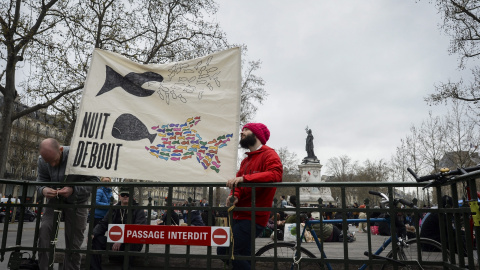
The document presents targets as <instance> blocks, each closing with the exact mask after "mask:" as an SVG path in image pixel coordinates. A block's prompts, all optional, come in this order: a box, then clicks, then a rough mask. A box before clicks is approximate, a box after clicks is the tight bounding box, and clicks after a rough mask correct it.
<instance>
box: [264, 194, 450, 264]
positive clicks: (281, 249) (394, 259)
mask: <svg viewBox="0 0 480 270" xmlns="http://www.w3.org/2000/svg"><path fill="white" fill-rule="evenodd" d="M369 193H370V194H372V195H376V196H380V197H381V198H382V199H383V200H382V202H381V205H382V207H383V208H388V204H389V199H388V196H386V195H385V194H383V193H380V192H376V191H369ZM398 204H403V205H407V206H409V207H414V205H413V203H411V202H408V201H406V200H403V199H394V202H393V205H394V207H397V205H398ZM387 214H388V212H387ZM390 220H391V218H390V217H389V216H388V215H387V216H386V217H385V218H371V219H346V223H348V224H351V223H358V222H386V223H387V224H388V226H389V227H390ZM343 221H344V220H343V219H333V220H307V221H306V222H305V226H304V229H303V230H302V234H301V238H300V239H303V237H304V235H305V231H306V230H307V229H309V230H310V232H311V234H312V236H313V238H314V240H315V243H316V245H317V247H318V250H319V251H320V254H321V258H318V257H317V256H315V255H314V254H313V253H312V252H311V251H309V250H308V249H305V248H304V247H301V246H297V242H298V241H297V242H286V241H278V242H277V243H269V244H267V245H265V246H263V247H261V248H260V249H259V250H258V251H257V252H256V253H255V256H256V257H262V256H263V257H275V258H276V261H266V260H260V261H256V269H299V268H300V267H301V269H320V268H321V267H322V262H321V260H322V259H327V256H326V254H325V252H324V248H322V242H321V241H320V240H319V238H318V236H317V234H316V232H315V230H314V229H313V225H314V224H320V223H324V224H326V223H343ZM297 225H298V224H297ZM344 241H345V240H344ZM393 241H395V243H397V246H396V248H395V249H392V250H390V251H389V252H388V254H387V255H386V256H385V257H382V256H380V254H381V253H382V252H383V251H384V250H385V249H386V248H387V247H388V246H389V245H390V244H391V243H392V242H393ZM344 243H345V242H344ZM424 250H435V251H424ZM441 250H442V246H441V244H440V243H438V242H436V241H434V240H431V239H426V238H413V239H408V240H407V239H404V238H403V237H402V236H401V235H395V239H394V238H392V237H391V236H390V237H389V238H388V239H386V240H385V241H384V242H383V244H382V245H381V246H380V247H379V248H378V249H377V250H376V251H375V252H374V253H373V254H369V253H368V252H365V255H366V256H369V255H370V257H371V258H372V259H383V260H385V261H386V262H385V263H384V264H383V265H382V269H385V270H387V269H394V265H396V266H397V268H396V269H424V268H423V266H424V264H427V265H429V268H428V269H432V268H431V267H432V265H434V264H435V262H436V265H437V266H438V267H439V269H440V268H441V267H443V266H441V265H440V263H439V262H442V263H443V261H444V260H443V259H442V253H441V252H439V251H441ZM395 251H396V252H395ZM275 254H276V256H275ZM395 255H396V256H395ZM447 255H448V252H447ZM305 258H308V259H306V260H305ZM292 260H293V262H292ZM447 260H448V256H447ZM324 264H325V266H326V267H327V269H329V270H332V269H333V268H332V265H331V264H330V263H329V262H327V261H325V262H324ZM367 267H368V265H367V264H363V265H362V266H360V268H358V269H359V270H364V269H366V268H367Z"/></svg>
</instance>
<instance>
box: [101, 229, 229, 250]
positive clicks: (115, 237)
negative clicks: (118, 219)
mask: <svg viewBox="0 0 480 270" xmlns="http://www.w3.org/2000/svg"><path fill="white" fill-rule="evenodd" d="M108 242H120V243H131V244H164V245H167V244H168V245H193V246H229V245H230V228H229V227H209V226H155V225H133V224H110V225H109V226H108Z"/></svg>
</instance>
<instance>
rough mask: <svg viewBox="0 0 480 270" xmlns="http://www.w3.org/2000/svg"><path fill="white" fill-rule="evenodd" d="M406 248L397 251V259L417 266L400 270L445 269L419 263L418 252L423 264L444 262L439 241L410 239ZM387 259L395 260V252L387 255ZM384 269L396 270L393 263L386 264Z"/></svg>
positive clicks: (401, 267)
mask: <svg viewBox="0 0 480 270" xmlns="http://www.w3.org/2000/svg"><path fill="white" fill-rule="evenodd" d="M406 244H407V245H406V246H404V247H403V248H401V249H397V259H398V260H399V261H416V262H417V265H405V266H401V265H398V268H397V269H399V270H407V269H408V270H410V269H412V270H416V269H443V266H434V265H424V263H420V262H419V257H418V250H419V249H420V253H421V256H422V262H443V261H444V260H443V258H442V245H441V244H440V243H438V242H437V241H434V240H432V239H428V238H420V241H419V242H417V239H415V238H414V239H408V240H407V241H406ZM387 258H391V259H393V250H391V251H390V252H389V253H388V254H387ZM449 258H450V256H449V252H448V251H447V262H448V261H450V259H449ZM382 269H384V270H388V269H394V266H393V263H387V264H384V265H383V267H382Z"/></svg>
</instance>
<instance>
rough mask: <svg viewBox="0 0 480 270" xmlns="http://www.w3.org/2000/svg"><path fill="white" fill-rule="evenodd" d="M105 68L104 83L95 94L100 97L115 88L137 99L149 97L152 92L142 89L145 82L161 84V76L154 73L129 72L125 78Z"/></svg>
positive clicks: (109, 68)
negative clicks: (119, 88)
mask: <svg viewBox="0 0 480 270" xmlns="http://www.w3.org/2000/svg"><path fill="white" fill-rule="evenodd" d="M105 67H106V69H107V70H106V77H105V83H104V84H103V86H102V89H100V91H99V92H98V93H97V96H100V95H102V94H104V93H106V92H109V91H111V90H113V89H115V88H116V87H121V88H122V89H123V90H125V91H126V92H127V93H129V94H132V95H134V96H137V97H149V96H151V95H153V94H154V93H155V91H154V90H149V89H145V88H143V87H142V85H143V84H145V83H146V82H152V81H155V82H162V81H163V76H162V75H160V74H157V73H154V72H144V73H135V72H130V73H128V74H127V75H126V76H125V77H124V76H122V75H121V74H119V73H118V72H116V71H115V70H113V69H112V68H111V67H109V66H105Z"/></svg>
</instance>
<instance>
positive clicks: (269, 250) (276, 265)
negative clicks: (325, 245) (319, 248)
mask: <svg viewBox="0 0 480 270" xmlns="http://www.w3.org/2000/svg"><path fill="white" fill-rule="evenodd" d="M276 249H277V258H289V259H290V260H288V261H283V262H281V261H280V262H279V261H274V262H273V261H269V262H266V261H256V263H255V269H268V270H273V269H282V270H283V269H291V267H292V265H293V260H294V258H293V257H294V255H295V251H296V245H295V243H289V242H278V243H277V246H276ZM300 254H301V258H317V257H316V256H315V255H313V254H312V253H311V252H310V251H308V250H306V249H305V248H303V247H302V248H301V249H300ZM255 256H256V257H271V258H273V257H274V256H275V246H274V244H273V243H272V244H268V245H266V246H264V247H262V248H260V249H259V250H258V251H257V253H255ZM296 260H298V257H297V258H296ZM299 266H300V269H315V270H317V269H319V268H320V263H319V262H306V261H304V260H302V259H300V262H299ZM293 269H298V267H297V266H296V265H295V267H294V268H293Z"/></svg>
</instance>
